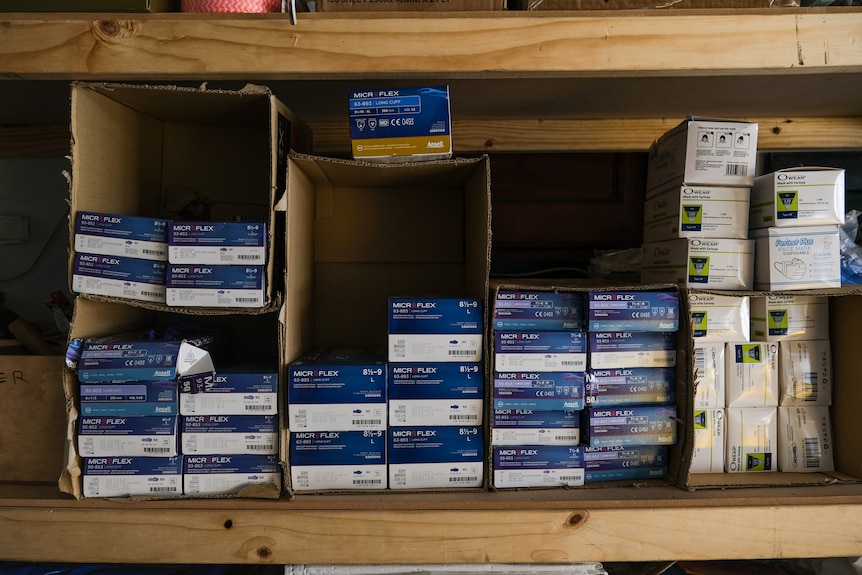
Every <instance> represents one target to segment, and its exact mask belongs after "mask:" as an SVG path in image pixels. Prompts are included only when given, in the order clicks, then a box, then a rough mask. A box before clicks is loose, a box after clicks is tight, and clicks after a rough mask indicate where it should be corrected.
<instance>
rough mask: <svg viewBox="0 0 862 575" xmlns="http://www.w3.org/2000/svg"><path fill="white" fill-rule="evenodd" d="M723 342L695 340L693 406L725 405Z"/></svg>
mask: <svg viewBox="0 0 862 575" xmlns="http://www.w3.org/2000/svg"><path fill="white" fill-rule="evenodd" d="M726 347H727V344H726V343H725V342H712V341H705V342H695V344H694V358H693V359H694V376H693V379H694V381H695V382H696V384H697V387H696V389H695V392H694V408H695V409H709V408H716V407H724V406H725V402H726V399H725V395H726V392H725V386H726V381H725V374H724V368H725V357H724V354H725V351H726Z"/></svg>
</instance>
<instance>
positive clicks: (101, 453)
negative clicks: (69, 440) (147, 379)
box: [78, 416, 179, 457]
mask: <svg viewBox="0 0 862 575" xmlns="http://www.w3.org/2000/svg"><path fill="white" fill-rule="evenodd" d="M78 454H79V455H81V456H83V457H112V456H127V457H173V456H175V455H178V454H179V428H178V426H177V416H170V417H159V416H139V417H81V418H80V419H79V420H78Z"/></svg>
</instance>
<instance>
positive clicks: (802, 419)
mask: <svg viewBox="0 0 862 575" xmlns="http://www.w3.org/2000/svg"><path fill="white" fill-rule="evenodd" d="M832 445H833V441H832V422H831V419H830V416H829V408H828V407H826V406H805V407H801V406H798V407H779V408H778V470H779V471H787V472H791V473H793V472H797V473H798V472H803V473H807V472H811V471H833V470H834V469H835V461H834V457H833V455H832Z"/></svg>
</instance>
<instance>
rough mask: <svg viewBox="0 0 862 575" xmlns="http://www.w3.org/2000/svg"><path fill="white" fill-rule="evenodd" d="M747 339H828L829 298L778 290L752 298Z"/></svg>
mask: <svg viewBox="0 0 862 575" xmlns="http://www.w3.org/2000/svg"><path fill="white" fill-rule="evenodd" d="M751 339H752V340H754V341H784V340H813V339H829V298H828V297H827V296H813V295H793V294H781V293H773V294H769V295H766V296H755V297H752V298H751Z"/></svg>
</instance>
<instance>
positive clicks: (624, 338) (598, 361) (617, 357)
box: [588, 331, 677, 369]
mask: <svg viewBox="0 0 862 575" xmlns="http://www.w3.org/2000/svg"><path fill="white" fill-rule="evenodd" d="M588 335H589V351H590V353H589V355H590V357H589V362H590V368H591V369H619V368H626V367H674V366H676V339H677V336H676V333H673V332H657V331H652V332H636V331H624V332H612V331H608V332H589V334H588Z"/></svg>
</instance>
